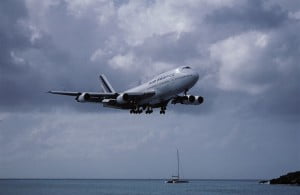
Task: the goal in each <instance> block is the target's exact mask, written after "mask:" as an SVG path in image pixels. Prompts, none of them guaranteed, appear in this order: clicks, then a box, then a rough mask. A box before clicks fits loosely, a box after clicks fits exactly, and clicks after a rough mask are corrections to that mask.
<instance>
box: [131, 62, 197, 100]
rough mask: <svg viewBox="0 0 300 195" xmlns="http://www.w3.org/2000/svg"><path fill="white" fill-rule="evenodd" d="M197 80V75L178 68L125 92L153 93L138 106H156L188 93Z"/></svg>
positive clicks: (183, 68) (188, 69) (190, 70)
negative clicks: (153, 93)
mask: <svg viewBox="0 0 300 195" xmlns="http://www.w3.org/2000/svg"><path fill="white" fill-rule="evenodd" d="M198 79H199V74H198V73H197V72H195V71H194V70H192V69H190V68H186V67H179V68H176V69H174V70H171V71H168V72H165V73H162V74H160V75H158V76H156V77H154V78H153V79H151V80H150V81H148V82H146V83H144V84H142V85H140V86H137V87H135V88H132V89H129V90H127V91H125V93H127V92H144V91H154V92H155V95H154V96H152V97H150V98H147V99H144V100H142V101H141V102H139V103H140V104H144V103H145V104H150V105H151V104H157V103H160V102H162V101H164V100H169V99H171V98H173V97H175V96H177V95H178V94H180V93H182V92H185V91H188V90H189V89H190V88H191V87H193V86H194V85H195V83H196V82H197V81H198Z"/></svg>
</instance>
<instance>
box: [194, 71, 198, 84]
mask: <svg viewBox="0 0 300 195" xmlns="http://www.w3.org/2000/svg"><path fill="white" fill-rule="evenodd" d="M193 77H194V79H195V81H196V82H197V81H198V79H199V74H198V72H194V73H193Z"/></svg>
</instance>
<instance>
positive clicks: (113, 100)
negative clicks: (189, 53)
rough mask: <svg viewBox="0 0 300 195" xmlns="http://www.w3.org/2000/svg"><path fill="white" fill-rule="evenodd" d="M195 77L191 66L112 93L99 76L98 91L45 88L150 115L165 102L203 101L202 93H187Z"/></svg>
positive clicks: (109, 85) (190, 102)
mask: <svg viewBox="0 0 300 195" xmlns="http://www.w3.org/2000/svg"><path fill="white" fill-rule="evenodd" d="M198 79H199V74H198V73H197V72H195V71H194V70H193V69H192V68H191V67H189V66H181V67H178V68H176V69H173V70H170V71H168V72H165V73H162V74H160V75H158V76H156V77H154V78H153V79H152V80H150V81H148V82H146V83H144V84H142V85H139V86H137V87H135V88H132V89H129V90H126V91H124V92H116V91H115V90H114V89H113V87H112V86H111V84H110V83H109V82H108V80H107V78H106V77H105V76H104V75H100V81H101V86H102V89H103V92H102V93H101V92H100V93H99V92H71V91H49V93H51V94H58V95H67V96H74V97H75V100H76V101H77V102H83V103H84V102H91V103H101V104H103V106H104V107H110V108H117V109H128V110H129V111H130V113H133V114H140V113H142V112H143V111H145V113H146V114H151V113H152V112H153V108H160V114H165V111H166V109H167V105H168V103H169V102H171V103H172V104H177V103H180V104H186V105H199V104H202V103H203V100H204V99H203V97H202V96H194V95H188V94H187V92H188V90H189V89H190V88H192V87H193V86H194V85H195V84H196V82H197V81H198ZM180 94H182V95H180Z"/></svg>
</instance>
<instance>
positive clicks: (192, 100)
mask: <svg viewBox="0 0 300 195" xmlns="http://www.w3.org/2000/svg"><path fill="white" fill-rule="evenodd" d="M203 100H204V99H203V97H202V96H193V95H186V96H178V97H177V98H175V99H174V100H173V101H172V103H173V104H176V103H181V104H187V105H199V104H202V103H203Z"/></svg>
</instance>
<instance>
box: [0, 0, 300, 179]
mask: <svg viewBox="0 0 300 195" xmlns="http://www.w3.org/2000/svg"><path fill="white" fill-rule="evenodd" d="M24 2H26V3H24ZM291 2H292V1H289V2H282V1H281V2H280V1H277V0H276V1H275V0H274V1H267V2H263V1H257V0H255V1H250V0H249V1H239V0H238V1H234V0H230V1H211V0H207V1H199V2H197V1H187V2H184V3H183V1H179V0H178V1H176V0H172V1H147V2H145V1H119V0H116V1H109V0H108V1H75V0H58V1H56V0H55V1H52V0H43V1H40V0H28V1H1V3H0V9H1V12H0V16H1V18H0V24H1V26H0V29H1V31H0V40H1V48H0V50H2V52H0V55H1V59H0V62H1V64H0V68H1V69H0V74H1V75H0V90H1V93H0V110H1V112H0V121H1V122H0V156H5V158H0V169H1V170H2V171H1V172H0V177H61V178H63V177H64V178H65V177H84V178H89V177H98V178H99V177H106V178H112V177H114V178H116V177H136V178H141V177H143V178H148V177H155V178H161V177H166V176H167V175H169V174H170V172H172V170H169V169H170V164H172V163H173V162H172V159H173V152H174V153H175V151H173V149H174V148H180V149H182V150H183V152H182V153H183V156H184V158H183V159H184V162H186V164H185V165H187V166H184V167H186V168H185V171H186V173H187V174H186V175H187V176H188V177H194V178H199V177H202V178H204V177H205V178H258V177H265V178H268V177H270V176H274V177H275V176H278V175H280V174H282V173H283V172H285V171H289V170H291V169H299V164H300V163H299V160H300V157H299V150H298V148H299V143H300V142H299V138H300V137H299V135H300V134H299V133H298V129H299V120H298V118H299V115H300V113H299V111H300V108H299V105H300V103H299V99H300V98H299V97H300V94H299V93H300V89H299V86H300V85H299V83H300V80H299V79H300V75H299V73H300V70H299V63H298V62H299V61H300V57H299V56H300V46H299V45H300V38H299V35H298V32H299V31H300V27H299V19H297V17H296V16H297V14H296V13H294V12H295V11H298V10H299V9H300V7H298V8H297V6H296V5H297V3H298V2H297V1H293V3H291ZM25 5H26V6H25ZM291 11H292V12H291ZM291 16H294V18H291ZM183 64H188V65H191V66H192V67H193V68H194V69H195V70H196V71H197V72H199V74H200V80H199V82H198V83H197V85H196V86H195V87H193V88H192V89H191V91H190V92H191V93H192V94H195V95H196V94H197V95H198V94H199V95H202V96H204V98H205V102H204V104H203V105H200V106H183V105H176V106H173V105H170V106H169V107H168V113H167V115H165V116H160V115H159V113H157V112H155V113H154V114H153V115H150V116H149V115H138V116H137V115H129V114H128V112H127V111H120V110H117V111H116V110H113V109H105V108H102V106H99V105H95V104H79V103H76V102H75V101H74V100H73V98H70V97H62V96H55V95H50V94H46V93H45V92H46V91H48V90H74V91H100V85H99V81H98V75H99V74H100V73H105V74H106V76H107V77H108V78H109V80H110V81H111V83H112V85H113V87H114V88H115V89H116V90H118V91H121V90H124V89H126V88H128V87H133V86H134V85H136V84H139V81H145V80H147V79H148V78H150V77H151V76H154V75H155V74H157V73H160V72H161V71H163V70H167V69H169V68H173V67H176V66H178V65H183ZM222 79H224V80H225V81H231V82H229V83H231V84H232V86H229V87H228V86H226V85H225V87H224V83H222V82H223V80H222ZM226 87H227V88H226ZM93 111H95V112H93ZM103 111H104V112H103ZM116 121H117V122H116ZM133 124H134V125H133ZM297 155H298V156H297ZM151 159H160V161H159V163H157V164H153V162H152V161H151ZM99 164H101V167H99ZM70 165H71V166H70ZM120 165H121V166H120ZM145 166H147V167H148V168H149V169H148V168H147V169H145ZM82 167H85V169H82ZM124 170H125V171H124ZM149 170H151V171H150V172H149ZM152 170H153V171H152Z"/></svg>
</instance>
